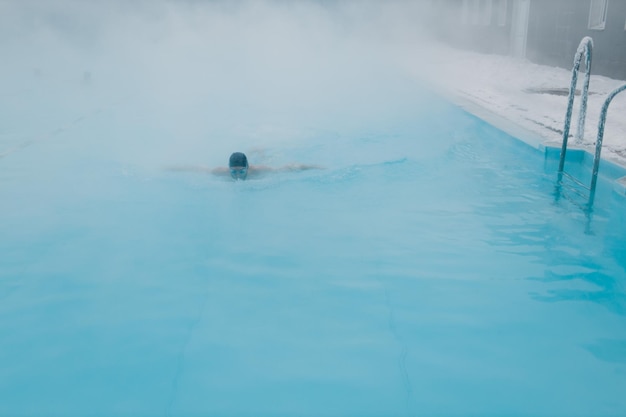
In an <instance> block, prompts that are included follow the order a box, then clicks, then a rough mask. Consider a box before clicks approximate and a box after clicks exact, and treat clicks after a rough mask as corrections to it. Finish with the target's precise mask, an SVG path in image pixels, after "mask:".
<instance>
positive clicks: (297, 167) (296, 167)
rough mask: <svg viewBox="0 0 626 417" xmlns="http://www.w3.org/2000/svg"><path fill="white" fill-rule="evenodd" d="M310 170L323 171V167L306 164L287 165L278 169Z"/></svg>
mask: <svg viewBox="0 0 626 417" xmlns="http://www.w3.org/2000/svg"><path fill="white" fill-rule="evenodd" d="M310 169H323V167H321V166H319V165H308V164H289V165H285V166H283V167H281V168H279V169H278V170H279V171H308V170H310Z"/></svg>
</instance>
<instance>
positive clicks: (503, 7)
mask: <svg viewBox="0 0 626 417" xmlns="http://www.w3.org/2000/svg"><path fill="white" fill-rule="evenodd" d="M497 1H498V3H497V4H496V13H497V18H498V26H506V12H507V0H497Z"/></svg>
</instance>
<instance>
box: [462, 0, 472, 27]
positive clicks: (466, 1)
mask: <svg viewBox="0 0 626 417" xmlns="http://www.w3.org/2000/svg"><path fill="white" fill-rule="evenodd" d="M469 14H470V0H463V11H462V12H461V21H462V22H463V24H464V25H467V24H469V21H470V19H469Z"/></svg>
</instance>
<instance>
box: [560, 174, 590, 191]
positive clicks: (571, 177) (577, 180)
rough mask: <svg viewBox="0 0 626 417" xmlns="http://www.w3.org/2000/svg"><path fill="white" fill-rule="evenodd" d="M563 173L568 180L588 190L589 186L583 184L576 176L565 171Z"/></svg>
mask: <svg viewBox="0 0 626 417" xmlns="http://www.w3.org/2000/svg"><path fill="white" fill-rule="evenodd" d="M563 175H565V176H566V177H567V178H569V180H570V181H572V182H573V183H575V184H577V185H579V186H581V187H582V188H584V189H585V190H589V187H588V186H586V185H585V184H583V183H582V182H581V181H580V180H579V179H578V178H575V177H573V176H572V175H570V174H569V173H568V172H567V171H563Z"/></svg>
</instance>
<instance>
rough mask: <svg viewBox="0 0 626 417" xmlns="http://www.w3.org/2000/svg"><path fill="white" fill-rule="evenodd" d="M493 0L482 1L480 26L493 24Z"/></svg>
mask: <svg viewBox="0 0 626 417" xmlns="http://www.w3.org/2000/svg"><path fill="white" fill-rule="evenodd" d="M491 7H492V2H491V0H480V24H481V25H483V26H489V25H490V24H491Z"/></svg>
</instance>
